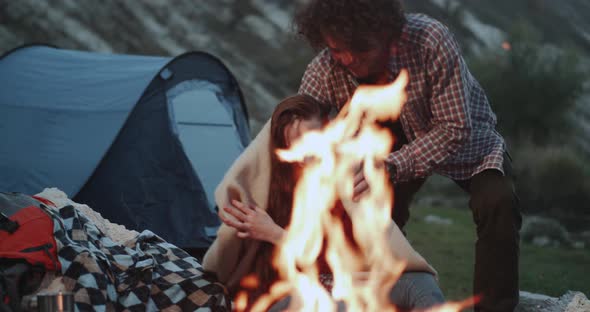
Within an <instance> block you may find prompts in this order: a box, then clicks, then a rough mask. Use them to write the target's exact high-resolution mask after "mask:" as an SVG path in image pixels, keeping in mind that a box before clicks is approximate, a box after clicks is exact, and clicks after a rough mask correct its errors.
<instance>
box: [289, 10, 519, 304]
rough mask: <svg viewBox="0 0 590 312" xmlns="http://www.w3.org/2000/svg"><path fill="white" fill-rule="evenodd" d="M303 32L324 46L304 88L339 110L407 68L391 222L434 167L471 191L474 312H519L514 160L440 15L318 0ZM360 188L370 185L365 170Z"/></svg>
mask: <svg viewBox="0 0 590 312" xmlns="http://www.w3.org/2000/svg"><path fill="white" fill-rule="evenodd" d="M295 24H296V28H297V30H298V32H299V33H300V34H301V35H303V37H304V38H305V39H306V40H307V41H308V42H309V43H310V45H311V46H312V47H313V48H315V49H318V50H320V52H319V54H318V55H317V56H316V57H315V58H314V59H313V61H312V62H311V63H310V64H309V65H308V67H307V69H306V71H305V74H304V76H303V79H302V82H301V86H300V89H299V92H300V93H303V94H309V95H311V96H313V97H315V98H316V99H318V100H320V101H321V102H324V103H328V104H330V105H333V106H335V107H337V108H341V107H342V106H343V105H344V104H345V103H346V102H347V101H348V100H349V98H350V97H351V96H352V94H353V93H354V91H355V89H356V87H357V86H358V85H359V84H385V83H388V82H391V81H393V80H394V79H395V78H396V76H397V74H398V73H399V72H400V70H402V69H407V70H408V72H409V77H410V82H409V84H408V86H407V94H408V99H407V102H406V103H405V105H404V107H403V108H402V112H401V115H400V118H399V121H398V122H396V123H391V124H389V125H387V126H388V127H389V128H390V129H391V130H392V131H393V133H394V134H395V135H396V137H397V143H396V146H395V147H394V151H393V152H392V153H391V154H390V155H389V157H388V159H387V160H386V164H387V165H388V167H389V169H390V175H391V180H392V182H393V183H394V193H395V204H394V210H393V218H394V221H395V222H396V223H397V224H398V225H399V227H400V228H403V226H404V225H405V224H406V222H407V221H408V218H409V212H408V208H409V204H410V202H411V198H412V197H413V194H414V193H415V192H416V191H417V190H418V189H419V188H420V186H421V185H422V184H423V183H424V181H425V178H426V177H427V176H429V175H431V174H432V173H438V174H441V175H443V176H446V177H449V178H451V179H453V180H454V181H455V182H456V183H457V184H458V185H459V186H460V187H461V188H463V189H464V190H465V191H467V192H468V193H469V194H470V201H469V207H470V208H471V210H472V213H473V220H474V222H475V224H476V226H477V242H476V245H475V273H474V284H473V287H474V294H475V295H481V296H482V298H481V301H480V303H478V304H477V305H476V311H513V310H514V308H515V307H516V305H517V303H518V254H519V233H518V231H519V229H520V225H521V215H520V212H519V207H518V200H517V197H516V195H515V193H514V190H513V184H512V179H511V176H510V159H509V158H508V154H507V152H506V146H505V143H504V139H503V138H502V136H501V135H500V134H499V133H498V132H497V131H496V130H495V126H496V116H495V115H494V113H493V112H492V110H491V107H490V104H489V103H488V100H487V98H486V95H485V93H484V91H483V89H482V88H481V86H480V85H479V83H478V82H477V81H476V80H475V78H474V77H473V76H472V75H471V73H470V72H469V70H468V68H467V65H466V64H465V61H464V60H463V58H462V56H461V52H460V48H459V46H458V44H457V42H456V41H455V39H454V38H453V35H452V34H451V33H450V32H449V30H448V29H447V28H446V27H445V26H444V25H442V24H441V23H439V22H438V21H436V20H434V19H432V18H430V17H427V16H425V15H418V14H405V13H404V12H403V9H402V7H401V4H400V3H399V1H397V0H312V1H311V2H310V3H308V4H307V5H306V6H305V7H303V8H302V9H301V10H300V11H299V12H298V14H297V16H296V19H295ZM355 181H356V182H355V183H356V185H355V192H356V193H357V195H358V194H362V193H363V192H364V191H365V190H366V189H367V188H368V186H367V184H366V181H364V180H363V178H362V174H357V178H356V179H355Z"/></svg>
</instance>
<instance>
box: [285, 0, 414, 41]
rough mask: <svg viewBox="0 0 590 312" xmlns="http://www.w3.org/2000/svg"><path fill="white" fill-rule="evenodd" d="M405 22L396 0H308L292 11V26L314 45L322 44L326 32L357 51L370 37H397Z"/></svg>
mask: <svg viewBox="0 0 590 312" xmlns="http://www.w3.org/2000/svg"><path fill="white" fill-rule="evenodd" d="M405 22H406V19H405V17H404V10H403V7H402V4H401V3H400V1H399V0H311V1H309V3H307V4H306V5H305V6H304V7H302V8H301V9H300V10H299V11H298V12H297V13H296V15H295V20H294V26H295V29H296V31H297V33H298V34H300V35H302V36H303V37H304V38H305V39H306V40H307V41H308V42H309V44H310V45H311V46H312V47H313V48H314V49H318V50H320V49H322V48H324V47H326V42H325V40H324V36H323V35H324V34H327V35H329V36H330V37H331V38H333V39H334V40H337V41H338V42H341V43H343V44H345V45H346V46H347V47H348V48H349V49H350V50H351V51H358V50H363V47H365V46H366V45H367V44H368V43H369V42H371V41H372V40H380V39H389V40H395V39H397V38H399V36H400V34H401V32H402V28H403V26H404V24H405ZM384 36H389V37H385V38H384Z"/></svg>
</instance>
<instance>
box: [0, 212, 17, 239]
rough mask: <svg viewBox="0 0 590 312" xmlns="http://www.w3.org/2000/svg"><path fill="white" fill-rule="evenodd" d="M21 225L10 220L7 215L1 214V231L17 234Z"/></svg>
mask: <svg viewBox="0 0 590 312" xmlns="http://www.w3.org/2000/svg"><path fill="white" fill-rule="evenodd" d="M18 227H19V225H18V222H16V221H13V220H10V219H9V218H8V217H7V216H6V215H5V214H3V213H2V212H0V230H1V231H6V232H8V233H10V234H12V233H14V232H16V230H17V229H18Z"/></svg>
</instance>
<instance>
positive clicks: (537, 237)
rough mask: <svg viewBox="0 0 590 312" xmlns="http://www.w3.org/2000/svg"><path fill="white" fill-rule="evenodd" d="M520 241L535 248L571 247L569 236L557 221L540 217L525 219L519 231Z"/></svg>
mask: <svg viewBox="0 0 590 312" xmlns="http://www.w3.org/2000/svg"><path fill="white" fill-rule="evenodd" d="M520 235H521V237H522V240H523V241H524V242H527V243H532V244H534V245H537V246H541V247H544V246H553V247H557V246H561V245H565V246H572V241H571V238H570V234H569V233H568V231H567V230H566V229H565V227H564V226H563V225H561V224H560V223H559V222H558V221H557V220H554V219H551V218H546V217H540V216H528V217H525V218H524V220H523V223H522V228H521V230H520Z"/></svg>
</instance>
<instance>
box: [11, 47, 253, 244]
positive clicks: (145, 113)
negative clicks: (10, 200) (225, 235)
mask: <svg viewBox="0 0 590 312" xmlns="http://www.w3.org/2000/svg"><path fill="white" fill-rule="evenodd" d="M0 90H1V92H0V140H1V141H0V142H2V144H1V145H0V191H11V192H22V193H26V194H35V193H38V192H40V191H41V190H43V189H44V188H45V187H57V188H59V189H61V190H63V191H64V192H65V193H66V194H67V195H68V196H69V197H72V198H74V199H75V200H76V201H77V202H80V203H85V204H88V205H89V206H90V207H92V208H93V209H95V210H97V211H99V212H100V213H101V214H102V215H103V216H104V217H105V218H108V219H110V220H111V221H112V222H116V223H120V224H123V225H125V226H127V227H128V228H130V229H134V230H138V231H141V230H145V229H149V230H151V231H153V232H154V233H157V234H158V235H160V236H162V237H163V238H164V239H166V240H169V241H170V242H172V243H174V244H176V245H178V246H181V247H190V248H205V247H207V246H208V245H209V244H210V242H211V240H212V237H211V236H212V235H213V234H214V233H215V229H216V227H217V226H218V225H219V220H218V218H217V216H216V215H215V213H214V211H213V210H214V201H213V188H214V186H215V185H216V184H217V183H219V181H220V180H221V178H222V177H223V174H224V173H225V171H226V170H227V169H228V168H229V166H230V165H231V163H232V162H233V160H234V159H235V158H236V157H237V156H238V155H239V153H241V151H242V150H243V149H244V147H245V146H246V145H247V144H248V143H249V140H250V137H249V129H248V122H247V111H246V108H245V105H244V102H243V97H242V94H241V91H240V89H239V86H238V84H237V82H236V81H235V78H234V77H233V75H232V74H231V72H229V70H228V69H227V68H226V67H225V66H224V65H223V63H222V62H221V61H220V60H219V59H217V58H215V57H213V56H211V55H209V54H207V53H204V52H189V53H185V54H183V55H180V56H177V57H175V58H170V57H152V56H138V55H115V54H101V53H91V52H82V51H70V50H62V49H56V48H51V47H46V46H32V47H26V48H22V49H16V50H15V51H13V52H12V53H9V54H7V55H5V56H4V57H2V58H1V59H0Z"/></svg>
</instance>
